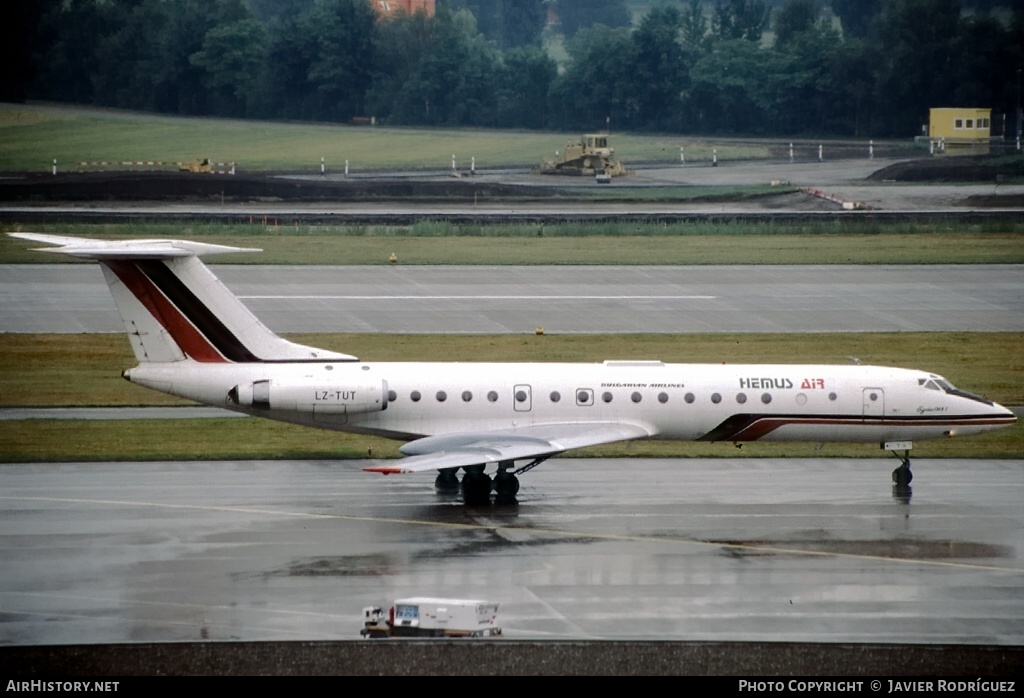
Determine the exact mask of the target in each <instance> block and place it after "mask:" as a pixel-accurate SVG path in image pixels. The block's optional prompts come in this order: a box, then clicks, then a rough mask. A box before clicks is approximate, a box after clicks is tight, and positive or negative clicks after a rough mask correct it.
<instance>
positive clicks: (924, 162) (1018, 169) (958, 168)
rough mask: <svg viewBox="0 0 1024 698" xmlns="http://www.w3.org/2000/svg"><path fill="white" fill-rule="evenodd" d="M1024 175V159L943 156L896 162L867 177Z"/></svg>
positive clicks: (975, 179)
mask: <svg viewBox="0 0 1024 698" xmlns="http://www.w3.org/2000/svg"><path fill="white" fill-rule="evenodd" d="M1006 177H1024V158H1006V157H999V158H993V157H989V156H987V155H970V156H967V155H957V156H951V155H943V156H939V157H933V158H925V159H921V160H909V161H907V162H897V163H895V164H893V165H889V166H888V167H883V168H882V169H880V170H878V171H877V172H874V173H872V174H871V175H869V176H868V180H870V181H874V182H881V181H895V182H996V181H999V180H1000V179H1001V178H1006Z"/></svg>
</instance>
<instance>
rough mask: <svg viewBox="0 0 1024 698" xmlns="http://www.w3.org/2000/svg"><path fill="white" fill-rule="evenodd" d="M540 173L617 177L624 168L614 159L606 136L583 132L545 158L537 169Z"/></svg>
mask: <svg viewBox="0 0 1024 698" xmlns="http://www.w3.org/2000/svg"><path fill="white" fill-rule="evenodd" d="M535 171H539V172H540V173H541V174H564V175H582V176H585V177H588V176H595V175H598V176H600V175H605V176H606V177H619V176H621V175H624V174H626V168H625V167H624V166H623V165H622V163H621V162H619V161H618V160H616V159H615V149H614V148H612V147H610V146H609V145H608V136H606V135H602V134H597V133H585V134H583V135H582V136H580V140H579V142H577V143H567V144H566V146H565V149H564V150H563V151H562V153H561V154H560V155H558V157H556V158H545V160H544V161H543V162H541V164H540V166H539V167H538V168H537V170H535Z"/></svg>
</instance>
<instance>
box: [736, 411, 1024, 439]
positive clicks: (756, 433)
mask: <svg viewBox="0 0 1024 698" xmlns="http://www.w3.org/2000/svg"><path fill="white" fill-rule="evenodd" d="M1015 421H1016V418H1014V417H1001V416H992V417H986V416H981V415H979V416H978V417H952V418H945V419H941V420H938V419H913V418H911V419H863V418H861V417H847V418H830V417H761V418H760V419H758V420H757V421H755V422H754V423H753V424H749V425H747V426H745V427H743V428H742V429H738V430H737V431H736V432H734V433H733V434H732V435H731V436H728V437H725V438H722V439H720V440H721V441H757V440H758V439H761V438H763V437H765V436H767V435H768V434H771V433H772V432H773V431H775V430H776V429H780V428H782V427H786V426H792V425H799V426H804V425H814V426H844V427H849V426H868V427H879V426H887V427H892V426H900V427H920V426H935V425H941V426H945V427H962V426H997V425H1010V424H1013V423H1014V422H1015Z"/></svg>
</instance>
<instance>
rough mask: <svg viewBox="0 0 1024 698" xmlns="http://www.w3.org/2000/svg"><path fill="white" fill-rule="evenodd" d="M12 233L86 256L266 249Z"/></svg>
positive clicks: (132, 256)
mask: <svg viewBox="0 0 1024 698" xmlns="http://www.w3.org/2000/svg"><path fill="white" fill-rule="evenodd" d="M8 235H10V236H11V237H16V238H20V239H22V240H31V241H32V242H43V243H46V244H47V245H58V247H42V248H36V249H37V251H39V252H56V253H58V254H66V255H71V256H72V257H81V258H83V259H170V258H172V257H200V256H202V255H208V254H227V253H229V252H262V251H263V250H261V249H259V248H252V247H230V246H228V245H214V244H211V243H208V242H192V241H189V240H92V239H89V238H80V237H72V236H70V235H48V234H46V233H8Z"/></svg>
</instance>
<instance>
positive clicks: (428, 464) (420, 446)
mask: <svg viewBox="0 0 1024 698" xmlns="http://www.w3.org/2000/svg"><path fill="white" fill-rule="evenodd" d="M650 436H653V432H652V431H651V430H650V429H648V428H647V427H644V426H641V425H639V424H628V423H621V422H588V423H583V424H577V423H568V424H541V425H535V426H526V427H516V428H512V429H502V430H497V431H490V432H476V433H464V434H441V435H438V436H428V437H425V438H422V439H417V440H416V441H410V442H409V443H407V444H405V445H403V446H402V447H401V448H400V449H399V450H400V451H401V452H402V453H404V454H406V455H407V456H408V457H407V458H403V459H401V460H399V461H397V462H395V463H394V464H387V465H381V466H376V467H373V468H365V470H366V471H368V472H374V473H383V474H385V475H389V474H395V473H417V472H422V471H425V470H440V469H443V468H458V467H462V466H467V465H486V464H487V463H497V462H499V461H507V460H520V459H524V458H537V457H540V456H550V455H554V454H556V453H561V452H563V451H567V450H569V449H573V448H582V447H584V446H598V445H600V444H607V443H614V442H616V441H629V440H631V439H642V438H647V437H650Z"/></svg>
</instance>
